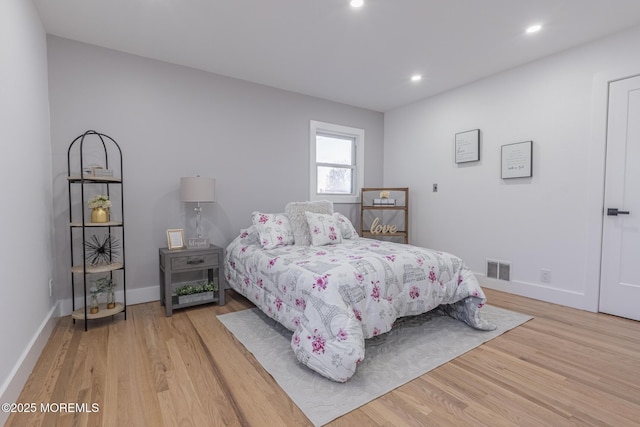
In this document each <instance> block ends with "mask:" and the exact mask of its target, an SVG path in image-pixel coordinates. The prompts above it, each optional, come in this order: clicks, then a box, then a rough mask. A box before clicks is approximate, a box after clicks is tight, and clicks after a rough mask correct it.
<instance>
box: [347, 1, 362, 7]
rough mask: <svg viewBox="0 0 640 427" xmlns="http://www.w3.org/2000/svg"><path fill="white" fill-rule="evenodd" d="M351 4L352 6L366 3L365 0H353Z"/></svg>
mask: <svg viewBox="0 0 640 427" xmlns="http://www.w3.org/2000/svg"><path fill="white" fill-rule="evenodd" d="M349 4H350V5H351V7H362V6H363V5H364V0H351V2H350V3H349Z"/></svg>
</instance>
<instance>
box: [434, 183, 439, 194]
mask: <svg viewBox="0 0 640 427" xmlns="http://www.w3.org/2000/svg"><path fill="white" fill-rule="evenodd" d="M433 192H434V193H437V192H438V184H433Z"/></svg>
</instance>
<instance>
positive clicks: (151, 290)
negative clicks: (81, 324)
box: [58, 285, 160, 316]
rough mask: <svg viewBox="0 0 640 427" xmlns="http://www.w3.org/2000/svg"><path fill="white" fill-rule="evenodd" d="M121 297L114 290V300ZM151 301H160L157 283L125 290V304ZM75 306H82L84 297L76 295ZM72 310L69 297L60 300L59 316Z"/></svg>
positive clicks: (121, 295) (118, 299) (119, 293)
mask: <svg viewBox="0 0 640 427" xmlns="http://www.w3.org/2000/svg"><path fill="white" fill-rule="evenodd" d="M123 299H124V298H123V292H122V291H119V292H116V300H117V301H122V300H123ZM88 300H89V296H88V295H87V301H88ZM151 301H160V287H159V286H158V285H156V286H149V287H146V288H138V289H128V290H127V305H133V304H142V303H145V302H151ZM77 307H84V298H78V297H76V308H77ZM72 311H73V306H72V304H71V298H67V299H64V300H60V312H59V314H58V315H59V316H68V315H70V314H71V312H72Z"/></svg>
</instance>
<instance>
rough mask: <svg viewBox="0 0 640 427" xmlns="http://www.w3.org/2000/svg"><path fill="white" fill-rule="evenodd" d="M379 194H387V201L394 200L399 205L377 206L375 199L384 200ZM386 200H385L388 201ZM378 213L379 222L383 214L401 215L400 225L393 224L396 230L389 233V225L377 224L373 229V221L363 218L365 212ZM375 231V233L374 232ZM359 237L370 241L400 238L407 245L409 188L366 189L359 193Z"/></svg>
mask: <svg viewBox="0 0 640 427" xmlns="http://www.w3.org/2000/svg"><path fill="white" fill-rule="evenodd" d="M381 192H388V193H389V197H388V199H394V200H395V201H396V202H397V203H399V204H393V205H384V204H382V205H377V204H374V201H375V200H376V199H381V200H385V199H384V198H382V197H381V196H380V193H381ZM388 199H387V200H388ZM368 211H373V212H379V213H380V214H381V216H382V219H380V216H376V218H378V219H379V220H380V221H382V222H383V221H384V219H385V218H384V212H388V211H396V212H399V213H401V218H402V221H401V224H393V225H395V226H396V227H397V228H398V230H397V231H395V232H390V231H389V226H390V225H391V224H384V223H378V224H377V225H376V226H375V227H374V229H373V230H372V227H373V226H374V223H373V221H374V220H369V219H368V218H366V217H365V212H368ZM376 230H377V231H376ZM360 236H362V237H368V238H371V239H380V238H390V239H395V238H401V239H402V242H403V243H409V188H407V187H368V188H363V189H362V190H361V191H360Z"/></svg>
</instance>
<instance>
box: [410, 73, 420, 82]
mask: <svg viewBox="0 0 640 427" xmlns="http://www.w3.org/2000/svg"><path fill="white" fill-rule="evenodd" d="M420 80H422V76H421V75H420V74H414V75H413V76H411V81H412V82H419V81H420Z"/></svg>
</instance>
